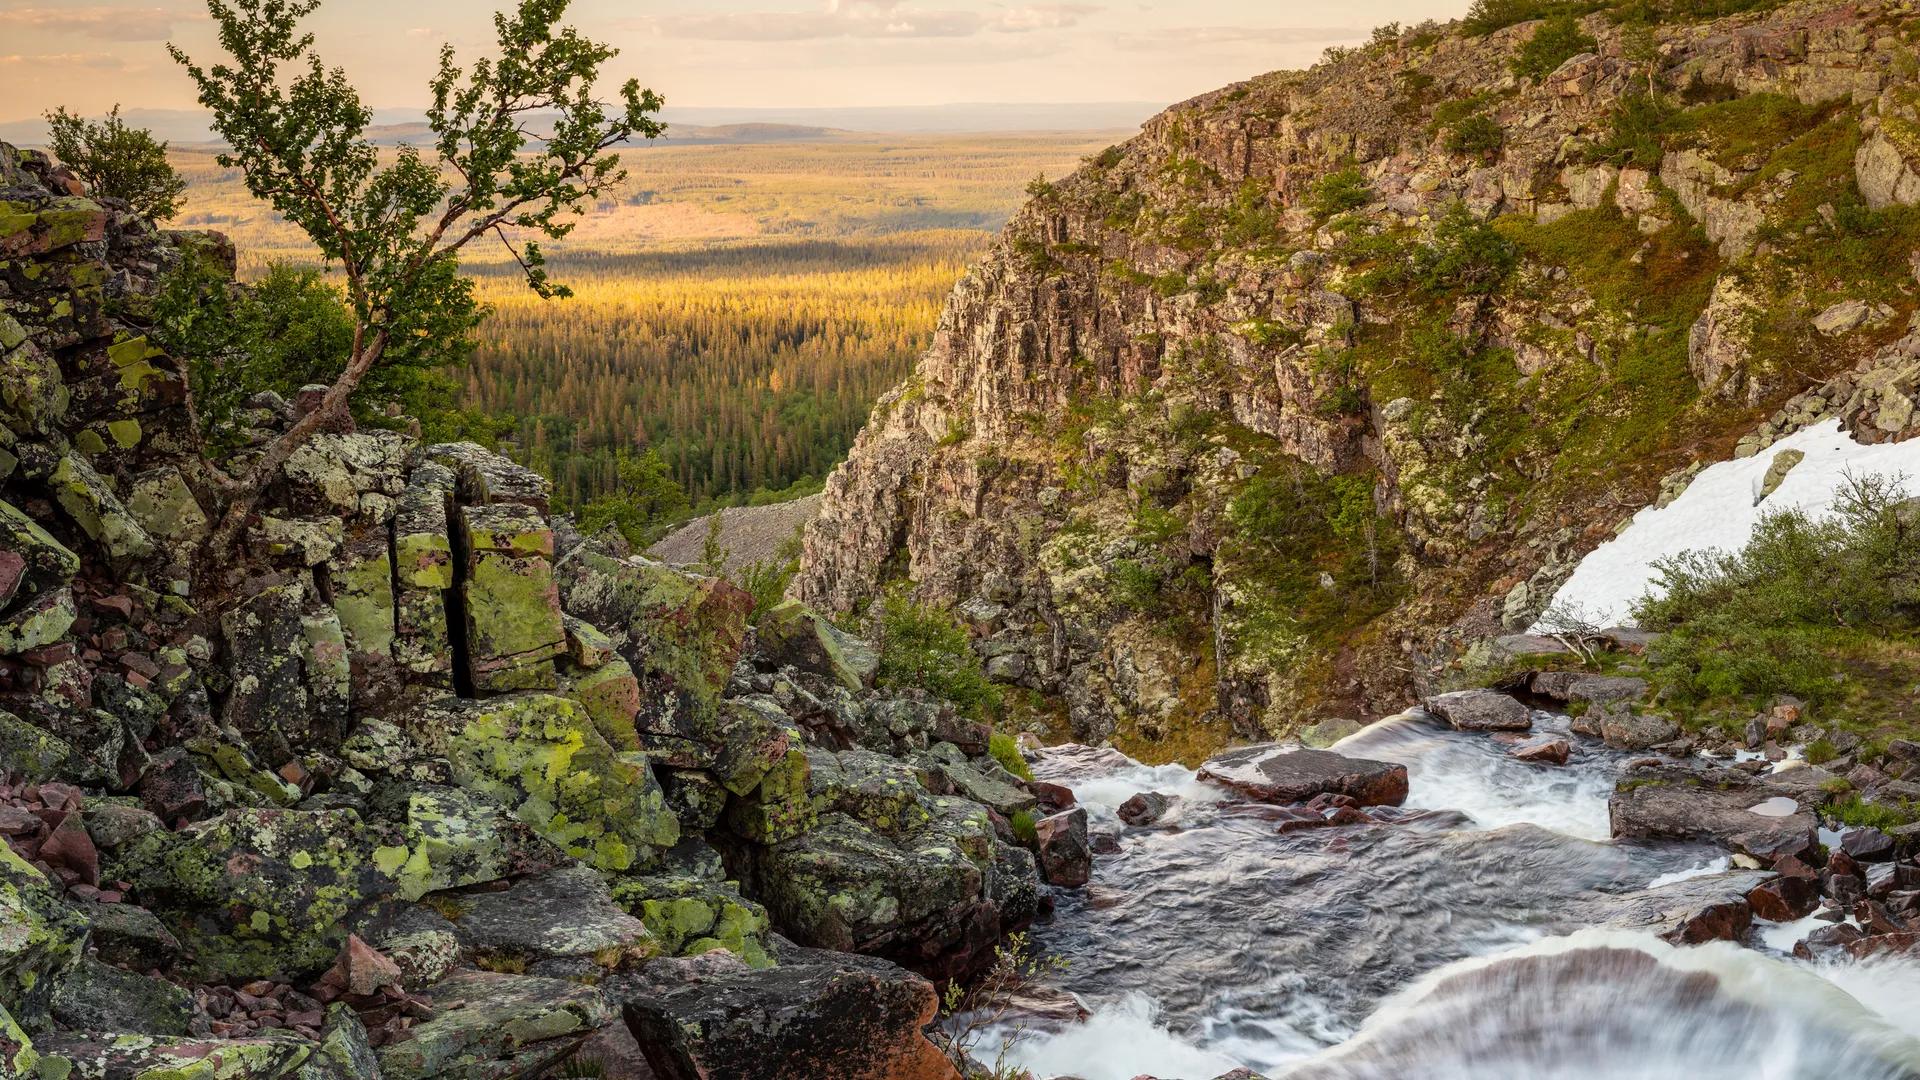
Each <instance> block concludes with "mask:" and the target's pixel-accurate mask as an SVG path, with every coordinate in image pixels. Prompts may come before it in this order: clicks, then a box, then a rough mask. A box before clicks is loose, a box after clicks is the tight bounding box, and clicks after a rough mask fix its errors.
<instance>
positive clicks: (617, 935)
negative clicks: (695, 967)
mask: <svg viewBox="0 0 1920 1080" xmlns="http://www.w3.org/2000/svg"><path fill="white" fill-rule="evenodd" d="M438 899H439V901H440V902H439V903H438V904H437V905H436V906H438V907H439V908H440V910H441V911H443V912H444V913H446V914H447V915H448V916H449V917H450V918H451V919H452V921H453V925H454V929H455V931H456V932H457V933H458V934H459V936H460V942H461V944H462V945H463V946H464V948H465V951H466V956H467V959H468V960H469V962H472V963H474V964H475V965H477V966H480V967H485V968H488V969H491V970H496V971H497V970H507V969H509V968H511V969H512V970H524V971H526V972H527V973H528V974H531V975H552V976H555V977H559V978H566V977H576V976H579V975H581V974H584V973H586V972H592V973H593V974H594V975H595V976H596V977H597V975H598V974H599V972H597V971H593V969H595V968H598V969H602V970H605V971H617V970H620V969H622V968H625V967H629V966H631V965H634V964H637V963H638V962H639V961H641V960H644V959H646V958H647V957H649V956H652V955H654V954H655V953H657V952H658V951H659V945H658V944H657V943H656V942H654V941H653V940H652V937H651V935H649V934H648V932H647V927H646V924H645V923H643V922H641V921H640V920H639V919H636V918H634V917H633V916H632V915H629V914H627V913H626V912H625V911H622V910H621V909H620V908H619V907H618V906H617V905H615V904H614V902H613V895H612V892H611V891H610V890H609V889H608V887H607V882H606V880H605V879H604V878H602V877H601V876H600V874H599V873H598V872H596V871H595V870H594V869H593V868H592V867H588V866H568V867H561V868H558V869H554V870H548V871H546V872H544V873H541V874H535V875H533V876H531V877H525V878H521V879H520V880H519V881H516V882H514V883H513V885H512V886H510V887H509V888H506V889H504V890H501V891H498V892H474V893H466V894H445V895H443V896H441V897H440V898H438ZM582 969H584V971H583V970H582Z"/></svg>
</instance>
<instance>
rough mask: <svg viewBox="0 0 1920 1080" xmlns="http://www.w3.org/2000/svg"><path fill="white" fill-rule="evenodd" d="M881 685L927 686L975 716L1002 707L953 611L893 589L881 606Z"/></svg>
mask: <svg viewBox="0 0 1920 1080" xmlns="http://www.w3.org/2000/svg"><path fill="white" fill-rule="evenodd" d="M877 681H878V683H879V684H880V686H882V687H884V688H887V689H894V690H906V689H914V690H924V691H926V692H927V693H929V694H932V695H933V696H935V697H937V698H942V699H944V700H946V701H950V702H952V703H953V704H954V705H955V706H956V707H957V708H959V709H960V711H961V712H963V713H965V714H967V715H968V716H971V717H974V718H975V719H981V720H984V719H988V718H990V717H991V716H992V715H993V714H994V713H996V712H997V711H998V710H999V708H1000V699H1001V693H1000V688H999V687H997V686H995V685H994V684H993V683H992V682H990V681H989V680H988V679H987V675H986V672H985V671H984V670H983V669H982V667H981V664H980V658H979V657H978V656H977V655H975V653H974V651H973V648H972V646H971V645H969V644H968V640H967V630H966V628H965V627H963V626H961V625H960V621H959V620H958V619H956V618H954V617H953V614H952V613H951V612H947V611H943V610H940V609H938V608H933V607H928V606H927V605H924V604H919V603H916V602H914V601H913V600H912V599H911V598H910V597H908V596H907V595H906V593H905V592H903V591H900V590H894V591H892V592H889V593H888V594H887V596H886V598H885V599H884V600H883V601H882V602H881V606H880V670H879V673H878V675H877Z"/></svg>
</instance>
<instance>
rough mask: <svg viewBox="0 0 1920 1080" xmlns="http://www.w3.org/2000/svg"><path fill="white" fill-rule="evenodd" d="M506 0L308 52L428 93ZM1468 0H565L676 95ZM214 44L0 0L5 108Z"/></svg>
mask: <svg viewBox="0 0 1920 1080" xmlns="http://www.w3.org/2000/svg"><path fill="white" fill-rule="evenodd" d="M510 2H511V0H493V2H489V0H326V3H325V4H324V6H323V7H322V9H321V11H320V12H319V13H318V14H316V15H315V16H313V18H312V19H311V20H310V26H311V28H312V29H313V30H314V32H315V33H316V34H317V36H318V39H319V46H320V50H321V55H322V56H323V58H325V59H326V60H327V62H328V63H330V64H337V65H341V66H344V67H345V68H346V69H347V70H348V72H349V74H350V75H351V76H352V77H353V79H354V81H355V83H356V84H357V85H358V86H359V87H360V88H361V92H362V94H363V95H364V96H365V98H366V100H367V102H368V104H370V105H372V106H374V107H376V108H387V107H392V108H401V107H412V106H419V105H422V104H424V102H425V99H426V93H425V86H426V80H427V77H428V75H429V73H430V71H431V69H432V66H433V64H434V60H435V57H436V54H437V53H438V50H439V46H440V43H441V42H443V41H450V42H452V43H453V44H454V46H455V47H456V48H458V49H460V50H461V51H462V52H463V54H464V55H467V56H473V55H477V54H478V51H479V50H481V49H484V48H485V47H486V46H488V45H490V44H491V42H492V29H493V27H492V20H491V18H490V15H491V12H492V11H493V10H494V8H495V7H497V6H502V5H504V4H506V3H510ZM1467 3H1468V0H1345V2H1342V3H1302V2H1298V0H1063V2H1052V0H1006V2H993V0H575V2H574V4H573V8H572V10H571V12H570V15H569V19H568V21H569V22H571V23H573V24H574V25H577V26H579V27H580V28H581V29H582V30H583V31H585V32H587V33H589V34H590V35H592V36H594V37H597V38H599V39H601V40H604V41H608V42H610V43H612V44H614V45H616V46H618V47H619V48H620V49H621V56H620V57H619V58H618V59H617V60H615V61H614V67H613V68H612V69H611V70H610V74H615V75H618V76H620V77H623V78H624V77H625V76H626V75H630V74H631V75H635V76H638V77H639V78H640V79H641V81H642V82H643V83H645V84H646V85H648V86H651V87H653V88H654V89H656V90H658V91H660V92H661V93H663V94H665V95H666V96H667V99H668V102H669V104H670V105H675V106H834V107H840V106H850V105H915V106H919V105H938V104H947V103H953V102H1022V103H1025V102H1092V101H1149V102H1168V103H1170V102H1173V101H1178V100H1182V99H1184V98H1187V97H1191V96H1192V95H1194V94H1197V93H1201V92H1203V91H1206V90H1210V89H1212V88H1214V87H1217V86H1221V85H1223V84H1226V83H1229V82H1233V81H1235V80H1238V79H1243V78H1246V77H1248V76H1251V75H1255V74H1259V73H1261V72H1265V71H1272V70H1275V69H1278V68H1289V67H1302V66H1305V65H1307V64H1309V63H1311V62H1312V61H1313V60H1314V59H1315V58H1316V57H1317V56H1319V54H1320V52H1321V51H1322V50H1323V49H1325V48H1326V47H1327V46H1329V45H1335V44H1351V43H1353V42H1355V41H1357V40H1359V39H1361V38H1364V37H1365V35H1366V34H1367V32H1368V31H1369V30H1370V29H1371V28H1372V27H1373V26H1375V25H1377V24H1380V23H1385V22H1390V21H1394V20H1400V21H1406V22H1413V21H1418V20H1419V19H1422V18H1429V17H1431V18H1438V19H1442V20H1445V19H1448V18H1453V17H1455V16H1457V15H1459V14H1461V13H1462V12H1463V11H1464V10H1465V9H1466V7H1467ZM167 41H173V42H176V43H178V44H180V45H182V46H183V47H185V48H186V49H187V51H188V52H189V53H192V54H194V55H195V56H196V58H198V57H203V56H204V57H206V58H208V59H212V57H213V55H214V53H215V47H214V42H213V34H212V25H211V23H210V22H209V21H208V19H207V16H206V8H205V5H204V3H202V2H200V0H124V2H113V0H108V2H90V0H0V120H20V119H26V118H30V117H34V116H37V115H39V114H40V113H42V112H44V111H46V110H47V109H50V108H52V107H54V106H56V105H64V106H66V107H68V108H70V109H74V110H76V111H80V112H84V113H98V112H102V111H104V110H105V109H106V108H108V107H109V106H111V105H113V104H115V103H119V104H122V105H124V106H126V107H127V108H128V109H185V108H192V107H194V101H193V95H192V92H191V90H190V87H189V84H188V82H187V80H186V78H185V76H184V75H183V74H182V73H181V72H180V71H179V70H178V69H177V68H176V67H175V66H174V64H173V63H172V61H170V60H169V59H168V58H167V55H166V53H165V51H164V49H163V44H164V43H165V42H167Z"/></svg>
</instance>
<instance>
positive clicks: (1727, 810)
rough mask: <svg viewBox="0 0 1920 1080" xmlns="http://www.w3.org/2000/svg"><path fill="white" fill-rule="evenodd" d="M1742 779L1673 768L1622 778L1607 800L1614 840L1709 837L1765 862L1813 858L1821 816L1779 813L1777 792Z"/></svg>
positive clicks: (1726, 773) (1731, 848)
mask: <svg viewBox="0 0 1920 1080" xmlns="http://www.w3.org/2000/svg"><path fill="white" fill-rule="evenodd" d="M1741 779H1744V777H1743V776H1742V774H1739V773H1733V772H1730V771H1721V772H1714V773H1689V772H1681V771H1674V770H1669V771H1665V772H1658V773H1653V774H1642V775H1636V776H1633V777H1630V778H1628V779H1625V780H1622V781H1621V782H1620V783H1619V784H1618V786H1616V787H1615V788H1614V792H1613V797H1612V798H1610V799H1608V800H1607V816H1608V818H1609V820H1610V821H1611V823H1612V829H1613V835H1614V838H1615V839H1624V840H1646V839H1660V840H1704V841H1708V842H1711V843H1715V844H1719V845H1720V846H1721V847H1724V848H1727V849H1728V850H1730V851H1734V852H1738V853H1739V854H1742V855H1750V856H1752V857H1754V858H1756V859H1759V860H1760V861H1761V862H1762V863H1771V862H1772V861H1773V860H1774V859H1775V858H1777V857H1779V856H1781V855H1798V856H1803V857H1810V853H1811V852H1812V851H1813V849H1814V846H1815V842H1816V832H1815V830H1816V828H1817V827H1818V825H1819V821H1818V819H1817V818H1815V817H1814V815H1813V814H1810V813H1808V812H1806V811H1805V810H1794V811H1791V812H1788V813H1784V814H1782V813H1779V812H1778V811H1776V810H1775V809H1774V807H1773V806H1771V805H1769V803H1768V800H1769V799H1772V798H1774V797H1776V796H1778V795H1779V793H1778V792H1775V791H1771V790H1768V789H1767V788H1766V787H1765V786H1764V785H1760V784H1752V783H1746V784H1743V783H1740V780H1741ZM1754 807H1761V808H1762V809H1763V810H1764V811H1766V812H1759V811H1756V810H1754V809H1753V808H1754Z"/></svg>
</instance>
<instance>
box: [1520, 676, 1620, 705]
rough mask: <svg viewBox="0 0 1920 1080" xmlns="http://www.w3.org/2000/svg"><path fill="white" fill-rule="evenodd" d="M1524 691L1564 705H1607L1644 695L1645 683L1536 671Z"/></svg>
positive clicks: (1616, 677)
mask: <svg viewBox="0 0 1920 1080" xmlns="http://www.w3.org/2000/svg"><path fill="white" fill-rule="evenodd" d="M1527 689H1528V690H1530V691H1532V692H1533V693H1535V694H1538V695H1540V696H1541V697H1543V698H1547V699H1549V700H1551V701H1558V702H1562V703H1566V704H1571V703H1573V702H1584V703H1586V704H1588V705H1611V704H1613V703H1614V702H1616V701H1638V700H1640V699H1641V698H1643V697H1645V696H1646V693H1647V681H1646V680H1645V679H1635V678H1632V677H1630V676H1626V675H1595V674H1593V673H1592V672H1587V671H1536V672H1534V673H1533V677H1532V678H1531V679H1529V680H1528V682H1527Z"/></svg>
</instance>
